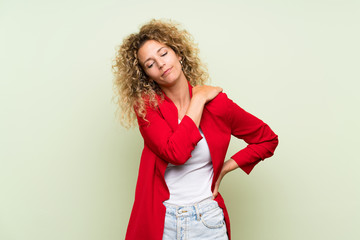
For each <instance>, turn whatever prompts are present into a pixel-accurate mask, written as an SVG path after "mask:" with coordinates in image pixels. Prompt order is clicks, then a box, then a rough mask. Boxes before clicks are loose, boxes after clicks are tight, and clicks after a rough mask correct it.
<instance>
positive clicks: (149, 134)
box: [137, 108, 202, 165]
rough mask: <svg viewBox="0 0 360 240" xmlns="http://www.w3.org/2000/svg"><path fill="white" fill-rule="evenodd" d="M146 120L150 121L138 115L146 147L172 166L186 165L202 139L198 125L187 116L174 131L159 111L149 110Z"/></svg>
mask: <svg viewBox="0 0 360 240" xmlns="http://www.w3.org/2000/svg"><path fill="white" fill-rule="evenodd" d="M145 118H146V120H148V121H145V120H144V119H143V118H142V117H139V116H138V115H137V120H138V123H139V130H140V133H141V135H142V137H143V138H144V143H145V145H147V146H148V147H149V148H150V150H151V151H152V152H154V153H155V154H156V155H157V156H158V157H160V158H161V159H163V160H165V161H167V162H169V163H171V164H174V165H181V164H184V163H185V162H186V161H187V160H188V159H189V158H190V157H191V152H192V151H193V150H194V148H195V146H196V145H197V143H198V142H199V141H200V140H201V139H202V136H201V134H200V132H199V129H198V128H197V126H196V124H195V123H194V121H193V120H192V119H191V118H190V117H189V116H187V115H185V116H184V117H183V119H182V120H181V122H180V124H179V125H178V127H177V128H176V130H174V131H173V130H172V129H171V128H170V126H169V124H168V123H167V122H166V120H165V119H164V118H163V117H162V116H161V114H160V112H159V111H157V110H154V109H151V108H147V113H146V116H145Z"/></svg>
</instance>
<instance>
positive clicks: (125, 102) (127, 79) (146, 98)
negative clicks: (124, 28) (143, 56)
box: [112, 19, 209, 128]
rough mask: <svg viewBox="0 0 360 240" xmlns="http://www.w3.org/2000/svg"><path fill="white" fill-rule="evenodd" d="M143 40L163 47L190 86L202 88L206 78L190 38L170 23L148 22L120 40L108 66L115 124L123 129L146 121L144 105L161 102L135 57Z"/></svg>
mask: <svg viewBox="0 0 360 240" xmlns="http://www.w3.org/2000/svg"><path fill="white" fill-rule="evenodd" d="M147 40H155V41H158V42H160V43H162V44H165V45H167V46H169V47H170V48H172V50H174V52H175V53H176V54H177V55H178V56H180V57H181V59H182V70H183V72H184V75H185V77H186V79H187V80H188V81H189V82H190V84H191V85H193V86H195V85H202V84H204V83H205V82H206V81H207V80H208V78H209V74H208V72H207V68H206V66H205V65H204V64H203V63H202V62H201V61H200V58H199V56H198V55H199V49H198V47H197V44H195V43H194V41H193V37H192V36H191V35H190V34H189V33H188V32H187V31H186V30H185V29H181V27H180V25H179V24H177V23H174V22H173V21H172V20H156V19H152V20H151V21H150V22H148V23H146V24H144V25H143V26H142V27H141V28H140V31H139V32H138V33H133V34H130V35H129V36H128V37H126V38H124V40H123V42H122V44H121V45H120V46H118V48H117V52H116V56H115V59H114V64H113V65H112V70H113V73H114V76H115V77H114V81H113V84H114V85H113V90H114V94H115V95H114V98H115V102H116V104H117V105H118V109H117V110H118V111H119V110H120V112H121V115H120V118H119V120H120V123H121V124H122V125H123V126H124V127H127V128H128V127H132V126H134V125H135V120H136V115H138V116H139V117H142V118H143V119H144V120H146V119H145V116H146V105H149V106H151V107H152V108H155V107H156V106H158V104H160V101H163V99H164V96H163V92H162V91H161V89H160V87H159V85H158V84H157V83H156V82H155V81H149V79H148V77H147V75H146V74H145V71H144V70H143V68H142V67H141V65H140V63H139V60H138V57H137V53H138V50H139V49H140V48H141V46H142V45H143V44H144V43H145V42H146V41H147ZM135 106H136V107H135ZM135 111H136V112H135Z"/></svg>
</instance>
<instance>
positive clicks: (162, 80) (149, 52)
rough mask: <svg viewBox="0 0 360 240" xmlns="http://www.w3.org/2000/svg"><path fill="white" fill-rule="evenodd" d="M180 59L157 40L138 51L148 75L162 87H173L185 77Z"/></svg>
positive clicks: (148, 42)
mask: <svg viewBox="0 0 360 240" xmlns="http://www.w3.org/2000/svg"><path fill="white" fill-rule="evenodd" d="M180 59H181V57H179V56H178V55H177V54H176V53H175V52H174V50H172V49H171V48H170V47H168V46H167V45H165V44H162V43H160V42H157V41H155V40H148V41H146V42H145V43H144V44H143V46H141V48H140V49H139V50H138V60H139V62H140V64H141V66H142V68H143V69H144V71H145V73H146V75H147V76H148V77H149V78H150V79H152V80H153V81H155V82H157V83H158V84H159V85H160V87H169V86H172V85H173V84H175V83H176V81H177V80H178V79H180V77H181V76H183V72H182V69H181V64H180Z"/></svg>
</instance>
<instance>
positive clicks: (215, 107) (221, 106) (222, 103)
mask: <svg viewBox="0 0 360 240" xmlns="http://www.w3.org/2000/svg"><path fill="white" fill-rule="evenodd" d="M231 103H232V100H231V99H229V98H228V96H227V94H226V93H224V92H221V93H219V94H218V95H217V96H216V97H215V98H214V99H213V100H211V101H210V102H208V103H207V104H206V105H205V108H206V109H207V110H208V111H210V112H211V113H212V114H214V115H219V116H223V117H226V116H227V115H228V114H229V110H230V106H231Z"/></svg>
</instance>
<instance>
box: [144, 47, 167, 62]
mask: <svg viewBox="0 0 360 240" xmlns="http://www.w3.org/2000/svg"><path fill="white" fill-rule="evenodd" d="M163 48H166V47H161V48H159V49H158V50H157V51H156V52H157V53H158V52H160V51H161V49H163ZM150 59H151V58H148V59H146V60H145V61H144V63H143V64H144V65H145V63H146V62H147V61H149V60H150Z"/></svg>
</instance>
